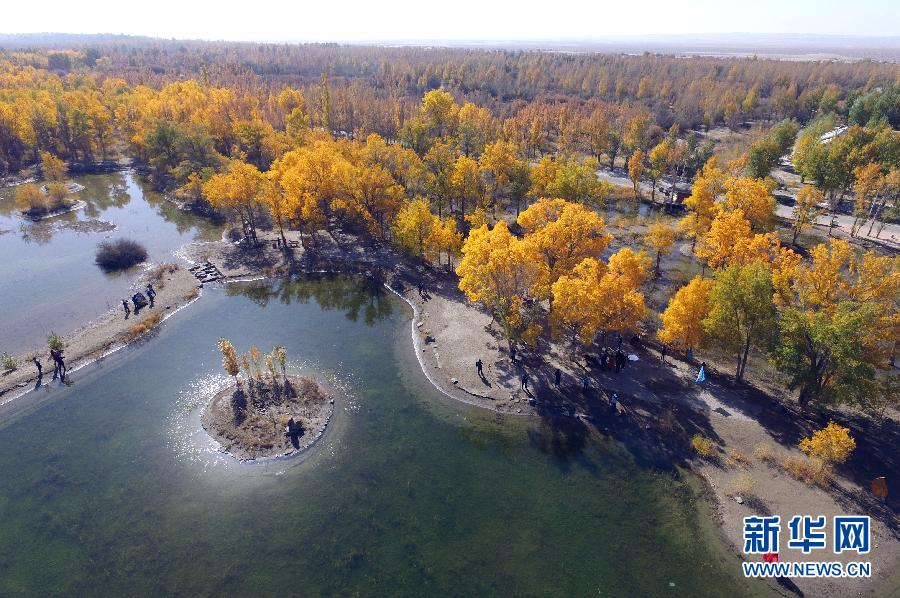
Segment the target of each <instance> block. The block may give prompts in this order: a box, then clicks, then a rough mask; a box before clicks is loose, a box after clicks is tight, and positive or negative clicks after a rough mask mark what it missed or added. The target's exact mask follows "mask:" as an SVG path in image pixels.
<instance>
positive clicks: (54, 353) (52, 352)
mask: <svg viewBox="0 0 900 598" xmlns="http://www.w3.org/2000/svg"><path fill="white" fill-rule="evenodd" d="M50 359H52V360H53V379H54V380H56V377H57V376H59V353H57V351H56V349H50Z"/></svg>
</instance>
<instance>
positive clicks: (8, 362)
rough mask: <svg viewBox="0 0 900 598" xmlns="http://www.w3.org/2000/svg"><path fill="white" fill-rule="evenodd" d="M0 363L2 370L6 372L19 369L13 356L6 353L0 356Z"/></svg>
mask: <svg viewBox="0 0 900 598" xmlns="http://www.w3.org/2000/svg"><path fill="white" fill-rule="evenodd" d="M0 363H2V364H3V369H4V370H6V371H12V370H15V369H18V367H19V362H18V360H16V358H15V356H13V355H10V354H9V353H6V352H4V353H3V355H0Z"/></svg>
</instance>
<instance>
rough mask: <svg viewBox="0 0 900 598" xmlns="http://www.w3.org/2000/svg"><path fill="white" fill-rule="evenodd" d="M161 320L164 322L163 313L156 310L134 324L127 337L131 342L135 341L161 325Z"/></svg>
mask: <svg viewBox="0 0 900 598" xmlns="http://www.w3.org/2000/svg"><path fill="white" fill-rule="evenodd" d="M160 322H162V313H161V312H158V311H157V312H154V313H152V314H150V315H149V316H147V317H146V318H144V319H143V320H141V321H140V322H138V323H137V324H135V325H134V326H132V327H131V328H130V329H129V330H128V332H127V333H126V334H125V338H126V339H128V341H129V342H130V341H133V340H134V339H136V338H138V337H140V336H142V335H144V334H146V333H148V332H150V331H151V330H153V329H154V328H156V327H157V326H159V323H160Z"/></svg>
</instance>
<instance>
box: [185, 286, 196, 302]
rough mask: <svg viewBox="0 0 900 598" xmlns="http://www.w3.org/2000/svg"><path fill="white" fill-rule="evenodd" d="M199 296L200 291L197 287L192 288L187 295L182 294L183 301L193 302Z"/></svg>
mask: <svg viewBox="0 0 900 598" xmlns="http://www.w3.org/2000/svg"><path fill="white" fill-rule="evenodd" d="M199 296H200V289H198V288H197V287H192V288H191V290H189V291H188V292H187V293H185V294H184V300H185V301H193V300H194V299H196V298H197V297H199Z"/></svg>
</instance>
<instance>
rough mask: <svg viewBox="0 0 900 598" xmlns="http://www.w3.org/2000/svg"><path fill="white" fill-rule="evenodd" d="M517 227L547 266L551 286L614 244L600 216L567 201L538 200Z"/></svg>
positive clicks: (522, 214)
mask: <svg viewBox="0 0 900 598" xmlns="http://www.w3.org/2000/svg"><path fill="white" fill-rule="evenodd" d="M518 223H519V225H520V226H522V228H524V229H525V231H526V233H527V234H526V236H525V242H527V243H529V244H530V245H531V247H532V248H533V249H534V251H535V252H536V253H537V254H538V255H539V256H540V257H541V258H542V259H543V261H544V263H545V264H546V266H547V269H548V270H549V272H550V282H551V284H552V283H553V282H556V280H557V279H558V278H559V277H560V276H562V274H564V273H565V272H568V271H569V270H571V269H572V268H574V267H575V266H576V265H578V264H579V263H580V262H581V261H582V260H583V259H584V258H587V257H594V258H599V257H600V255H601V254H602V253H603V252H604V251H605V250H606V248H607V247H608V246H609V243H610V241H611V240H612V237H611V236H610V235H608V234H606V228H605V224H604V222H603V218H601V217H600V215H599V214H597V213H596V212H594V211H593V210H590V209H587V208H585V207H584V206H582V205H580V204H576V203H572V202H568V201H565V200H564V199H547V198H543V199H540V200H538V201H537V202H535V203H534V204H532V205H531V206H529V207H528V209H526V210H525V211H524V212H522V213H521V214H520V215H519V219H518Z"/></svg>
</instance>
